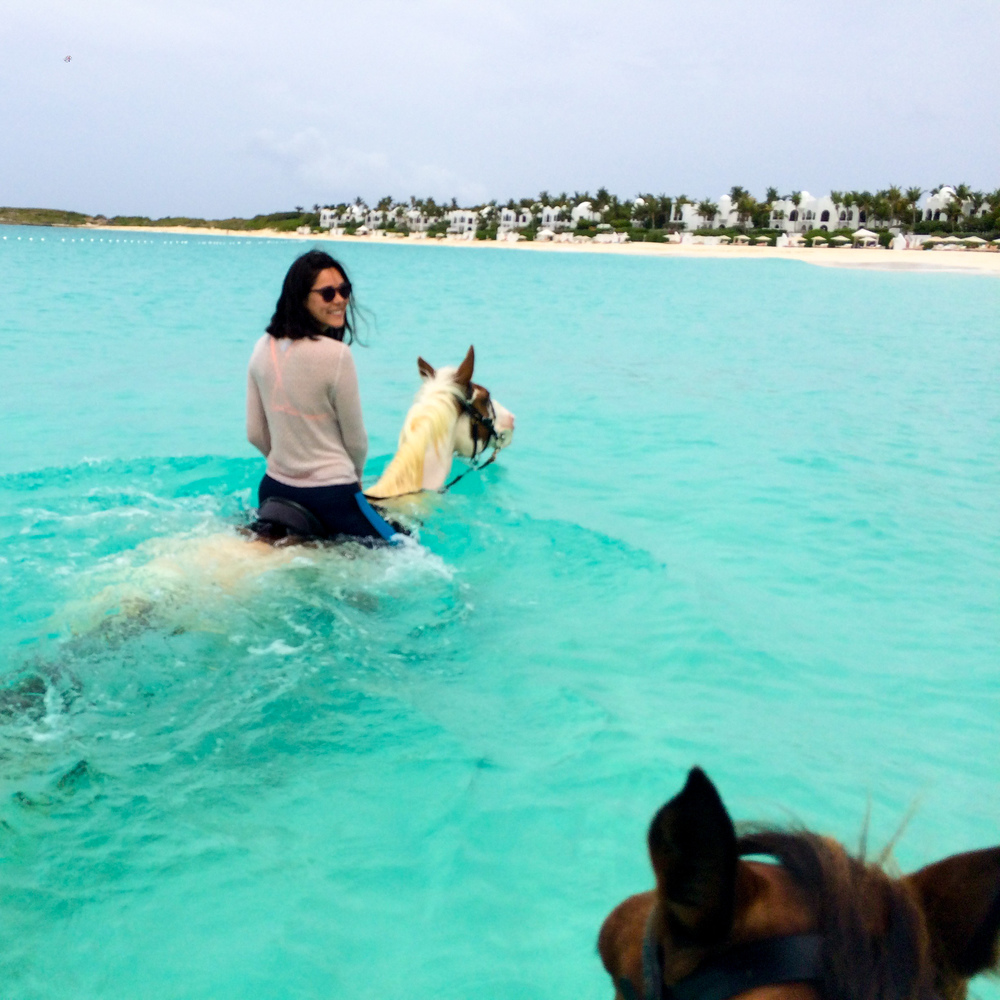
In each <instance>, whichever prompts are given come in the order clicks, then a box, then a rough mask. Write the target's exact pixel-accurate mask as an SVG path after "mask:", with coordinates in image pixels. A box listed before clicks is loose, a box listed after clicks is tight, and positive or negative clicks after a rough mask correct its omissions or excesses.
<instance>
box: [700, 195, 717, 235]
mask: <svg viewBox="0 0 1000 1000" xmlns="http://www.w3.org/2000/svg"><path fill="white" fill-rule="evenodd" d="M718 213H719V206H718V205H716V204H715V202H714V201H709V200H708V199H707V198H706V199H705V200H704V201H700V202H698V214H699V215H700V216H701V217H702V219H703V220H704V221H705V228H706V229H711V228H712V223H713V222H714V221H715V217H716V215H718Z"/></svg>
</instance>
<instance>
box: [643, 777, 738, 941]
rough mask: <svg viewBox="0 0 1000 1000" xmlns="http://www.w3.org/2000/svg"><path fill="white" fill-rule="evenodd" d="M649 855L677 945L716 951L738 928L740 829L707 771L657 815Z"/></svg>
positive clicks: (665, 915) (661, 900)
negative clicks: (735, 911)
mask: <svg viewBox="0 0 1000 1000" xmlns="http://www.w3.org/2000/svg"><path fill="white" fill-rule="evenodd" d="M649 856H650V858H651V859H652V862H653V870H654V871H655V872H656V882H657V892H658V894H659V898H660V905H661V907H662V912H663V915H664V918H665V919H666V921H667V926H668V928H669V929H670V930H671V931H672V932H673V934H674V935H675V936H676V938H677V944H681V945H684V944H686V945H700V946H704V947H710V946H712V945H715V944H719V943H721V942H722V941H723V940H724V939H725V938H726V937H727V936H728V935H729V933H730V931H731V930H732V925H733V907H734V898H735V891H736V865H737V860H738V857H737V852H736V831H735V830H734V829H733V821H732V820H731V819H730V818H729V813H728V812H727V811H726V807H725V806H724V805H723V804H722V799H721V798H719V793H718V792H717V791H716V790H715V785H713V784H712V782H711V781H709V780H708V777H707V776H706V774H705V772H704V771H702V770H701V768H698V767H696V768H694V769H693V770H692V771H691V772H690V774H688V779H687V784H685V786H684V788H683V789H682V790H681V791H680V792H679V793H678V794H677V795H676V796H674V798H672V799H671V800H670V801H669V802H668V803H667V804H666V805H665V806H664V807H663V808H662V809H661V810H660V811H659V812H658V813H657V814H656V816H654V817H653V822H652V825H651V826H650V828H649Z"/></svg>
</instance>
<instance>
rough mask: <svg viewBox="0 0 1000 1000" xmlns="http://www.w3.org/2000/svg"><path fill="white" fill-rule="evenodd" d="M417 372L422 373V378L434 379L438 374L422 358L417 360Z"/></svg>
mask: <svg viewBox="0 0 1000 1000" xmlns="http://www.w3.org/2000/svg"><path fill="white" fill-rule="evenodd" d="M417 371H418V372H420V377H421V378H434V376H435V375H436V374H437V372H436V371H434V368H433V367H432V366H431V365H429V364H428V363H427V362H426V361H424V359H423V358H420V357H418V358H417Z"/></svg>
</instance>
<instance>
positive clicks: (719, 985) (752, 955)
mask: <svg viewBox="0 0 1000 1000" xmlns="http://www.w3.org/2000/svg"><path fill="white" fill-rule="evenodd" d="M655 916H656V910H655V909H654V910H653V911H652V912H651V913H650V915H649V919H648V920H647V921H646V932H645V934H644V935H643V939H642V980H643V982H642V997H641V998H640V996H639V995H638V994H637V992H636V990H635V987H634V986H633V985H632V983H631V981H630V980H628V979H625V978H624V977H623V978H621V979H619V981H618V989H619V991H620V992H621V994H622V996H623V997H625V1000H729V998H730V997H734V996H738V995H739V994H740V993H746V992H747V991H748V990H752V989H757V988H758V987H760V986H777V985H779V984H781V983H803V982H815V981H816V980H818V979H820V978H821V975H822V971H823V964H822V950H823V938H822V935H820V934H789V935H787V936H785V937H773V938H765V939H764V940H763V941H753V942H751V943H750V944H743V945H739V946H737V947H735V948H732V949H730V950H729V951H727V952H726V953H725V954H724V955H719V956H718V957H716V958H713V959H712V960H711V961H709V962H706V963H705V964H703V965H702V966H701V967H700V968H698V969H697V970H696V971H694V972H692V973H691V974H690V975H689V976H685V977H684V978H683V979H682V980H681V981H680V982H679V983H675V984H674V985H673V986H664V985H663V954H662V951H661V948H660V945H659V942H658V941H657V938H656V933H655V930H654V917H655Z"/></svg>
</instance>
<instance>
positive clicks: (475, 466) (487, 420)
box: [366, 396, 500, 505]
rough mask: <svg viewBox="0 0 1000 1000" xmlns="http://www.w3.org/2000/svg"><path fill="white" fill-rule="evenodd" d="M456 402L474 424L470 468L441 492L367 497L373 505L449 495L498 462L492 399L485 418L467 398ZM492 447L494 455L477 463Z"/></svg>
mask: <svg viewBox="0 0 1000 1000" xmlns="http://www.w3.org/2000/svg"><path fill="white" fill-rule="evenodd" d="M455 401H456V402H457V403H458V405H459V407H460V409H461V410H462V412H463V413H464V414H465V415H466V416H467V417H468V418H469V421H470V422H471V424H472V434H471V437H472V457H471V458H470V459H469V467H468V468H467V469H464V470H463V471H462V472H460V473H459V474H458V475H457V476H455V478H454V479H452V481H451V482H450V483H445V484H444V486H442V487H441V488H440V489H439V490H410V491H409V492H407V493H396V494H394V495H393V496H391V497H367V495H366V497H367V499H369V500H371V502H372V503H374V504H376V505H377V504H378V501H379V500H395V499H397V498H399V497H409V496H418V495H419V494H421V493H431V492H436V493H447V492H448V490H450V489H451V488H452V486H454V485H455V483H457V482H458V481H459V480H460V479H462V478H464V477H465V476H467V475H468V474H469V473H470V472H479V471H481V470H482V469H485V468H486V466H487V465H492V464H493V462H495V461H496V458H497V453H498V452H499V451H500V432H499V431H498V430H497V428H496V419H497V409H496V407H495V406H494V405H493V399H492V397H491V398H490V400H489V404H490V415H489V416H488V417H487V416H484V415H483V414H482V413H480V412H479V410H477V409H476V408H475V407H474V406H473V405H472V401H471V400H469V399H466V398H465V396H456V397H455ZM477 427H481V428H482V429H483V430H484V431H486V441H485V442H484V443H483V445H482V447H480V444H479V437H478V435H477V434H476V428H477ZM491 445H492V447H493V454H492V455H490V457H489V458H488V459H486V461H485V462H479V463H477V462H476V456H477V455H485V454H486V449H487V448H489V447H490V446H491Z"/></svg>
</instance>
